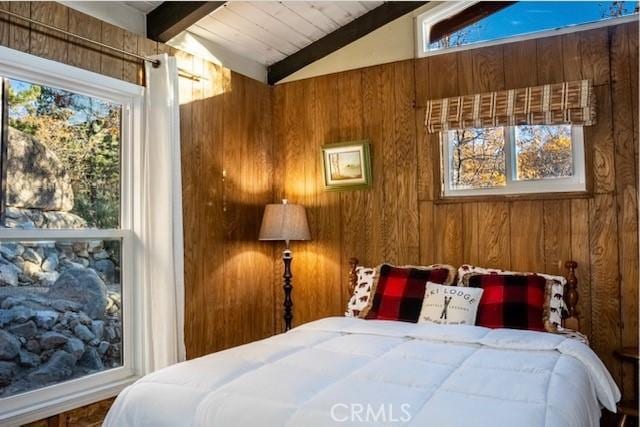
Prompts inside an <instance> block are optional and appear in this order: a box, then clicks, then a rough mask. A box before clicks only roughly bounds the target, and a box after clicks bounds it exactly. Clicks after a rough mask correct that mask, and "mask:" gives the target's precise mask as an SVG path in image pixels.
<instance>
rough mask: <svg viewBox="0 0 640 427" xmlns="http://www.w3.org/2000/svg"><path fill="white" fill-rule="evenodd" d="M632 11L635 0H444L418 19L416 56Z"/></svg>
mask: <svg viewBox="0 0 640 427" xmlns="http://www.w3.org/2000/svg"><path fill="white" fill-rule="evenodd" d="M474 8H475V9H476V10H472V9H474ZM467 12H473V13H467ZM637 14H638V2H632V1H606V2H593V1H522V2H515V4H512V5H509V6H506V7H505V3H504V2H475V4H474V3H471V2H445V3H442V4H439V5H437V6H435V7H434V8H432V9H430V10H428V11H426V12H425V13H423V14H422V15H420V16H419V17H418V18H417V26H418V46H419V48H418V56H425V55H428V54H429V53H433V52H437V51H441V50H445V49H451V48H456V47H461V46H467V45H486V44H496V43H500V42H502V41H510V39H513V38H522V39H524V38H533V37H539V36H540V33H542V32H549V31H563V30H570V29H571V28H572V27H575V26H577V25H583V24H584V25H588V24H591V25H595V26H599V25H607V24H608V23H609V22H608V21H611V20H612V19H625V18H624V17H627V19H637V17H636V18H634V17H633V15H636V16H637ZM487 15H488V16H487ZM478 17H482V18H481V19H478ZM447 29H448V30H447Z"/></svg>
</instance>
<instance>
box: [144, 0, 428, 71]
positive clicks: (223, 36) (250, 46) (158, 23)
mask: <svg viewBox="0 0 640 427" xmlns="http://www.w3.org/2000/svg"><path fill="white" fill-rule="evenodd" d="M425 3H427V2H424V1H394V2H384V1H230V2H223V1H217V2H213V1H211V2H177V1H173V2H162V4H160V5H157V6H156V7H155V8H154V9H153V10H151V11H150V12H149V13H148V14H147V36H148V37H150V38H152V39H155V40H158V41H162V42H167V41H169V40H171V39H172V38H174V37H177V36H179V35H180V34H181V33H184V32H187V33H191V34H194V35H196V36H198V37H200V38H201V39H203V40H205V41H207V42H210V43H213V44H215V45H217V46H220V47H222V48H223V49H226V50H228V51H232V52H234V53H235V54H238V55H240V56H242V57H244V58H249V59H251V60H252V61H255V63H259V64H262V65H263V66H266V67H267V69H268V81H269V83H275V82H277V81H280V80H281V79H283V78H285V77H286V76H288V75H290V74H292V73H294V72H295V71H297V70H299V69H301V68H303V67H305V66H306V65H309V64H311V63H313V62H314V61H317V60H318V59H320V58H322V57H324V56H326V55H328V54H330V53H332V52H334V51H336V50H338V49H340V48H341V47H344V46H346V45H348V44H349V43H351V42H353V41H355V40H357V39H359V38H361V37H363V36H365V35H366V34H368V33H370V32H371V31H374V30H376V29H377V28H379V27H381V26H383V25H385V24H387V23H389V22H391V21H393V20H395V19H397V18H399V17H400V16H402V15H405V14H407V13H409V12H411V11H413V10H415V9H417V8H418V7H420V6H422V5H424V4H425Z"/></svg>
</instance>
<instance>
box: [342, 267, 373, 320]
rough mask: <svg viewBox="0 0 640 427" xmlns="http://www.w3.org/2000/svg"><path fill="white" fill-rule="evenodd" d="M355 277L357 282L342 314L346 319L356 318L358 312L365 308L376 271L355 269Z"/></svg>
mask: <svg viewBox="0 0 640 427" xmlns="http://www.w3.org/2000/svg"><path fill="white" fill-rule="evenodd" d="M356 276H357V277H358V282H357V284H356V287H355V289H354V290H353V295H351V299H349V303H348V304H347V311H345V313H344V315H345V316H347V317H358V315H359V314H360V312H361V311H362V310H363V309H364V308H365V307H366V306H367V303H368V302H369V298H371V289H372V288H373V281H374V279H375V277H376V269H375V268H369V267H356Z"/></svg>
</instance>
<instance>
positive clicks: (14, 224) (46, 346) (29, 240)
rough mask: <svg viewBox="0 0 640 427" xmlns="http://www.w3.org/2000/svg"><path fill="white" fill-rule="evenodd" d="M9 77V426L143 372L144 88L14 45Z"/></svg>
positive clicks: (5, 338)
mask: <svg viewBox="0 0 640 427" xmlns="http://www.w3.org/2000/svg"><path fill="white" fill-rule="evenodd" d="M0 81H1V94H2V97H1V99H2V103H1V104H0V110H1V111H2V115H1V116H0V117H1V126H2V134H1V138H0V149H1V150H0V153H1V156H0V157H1V160H2V161H1V163H0V178H1V179H0V195H1V198H0V327H1V329H0V400H1V401H2V405H3V411H0V423H2V420H3V419H11V420H12V421H15V420H16V419H20V418H19V416H20V415H21V414H25V413H28V412H30V411H32V410H33V408H39V409H42V408H46V402H52V401H54V399H58V402H59V403H60V402H63V401H64V400H65V399H66V400H67V401H69V400H72V399H74V398H75V399H78V398H80V397H84V398H86V397H87V395H89V394H91V393H94V396H95V397H96V398H98V397H99V396H100V395H99V393H105V394H112V392H111V393H109V391H110V390H116V389H117V388H118V387H121V386H122V385H123V384H125V383H126V382H127V381H130V380H131V378H132V377H133V375H134V373H135V360H134V347H135V339H134V338H135V337H134V329H133V325H134V323H135V322H134V319H133V317H132V308H133V307H134V306H135V301H134V300H133V295H134V290H135V277H136V276H135V270H134V267H135V254H134V252H133V250H132V248H133V246H134V242H133V239H134V233H133V218H134V214H135V212H134V210H133V202H132V198H131V197H132V195H133V194H134V193H135V191H136V188H134V183H135V181H134V179H133V178H134V174H135V170H136V167H135V165H134V161H135V155H134V150H133V144H134V141H135V140H136V138H138V136H139V131H140V129H139V122H137V123H136V120H135V119H134V117H138V119H139V115H140V109H141V94H142V92H141V88H139V87H137V86H134V85H130V84H127V83H124V82H119V81H116V80H113V79H109V78H106V77H102V76H99V75H96V74H93V73H89V72H85V71H82V70H77V69H75V68H72V67H67V66H64V65H62V64H57V63H52V62H51V61H46V60H42V59H39V58H35V57H31V56H29V55H25V54H20V53H17V52H14V51H9V50H6V49H0ZM114 387H115V388H114ZM60 399H62V400H60ZM3 417H7V418H3ZM12 417H13V418H12ZM16 417H18V418H16Z"/></svg>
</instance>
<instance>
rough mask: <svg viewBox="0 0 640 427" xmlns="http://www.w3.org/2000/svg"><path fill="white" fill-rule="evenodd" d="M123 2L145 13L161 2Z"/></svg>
mask: <svg viewBox="0 0 640 427" xmlns="http://www.w3.org/2000/svg"><path fill="white" fill-rule="evenodd" d="M123 3H124V4H126V5H128V6H131V7H132V8H134V9H137V10H139V11H140V12H142V13H145V14H146V13H149V12H151V11H152V10H153V9H155V8H156V7H158V6H160V5H161V4H162V2H161V1H125V2H123Z"/></svg>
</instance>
